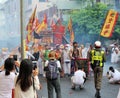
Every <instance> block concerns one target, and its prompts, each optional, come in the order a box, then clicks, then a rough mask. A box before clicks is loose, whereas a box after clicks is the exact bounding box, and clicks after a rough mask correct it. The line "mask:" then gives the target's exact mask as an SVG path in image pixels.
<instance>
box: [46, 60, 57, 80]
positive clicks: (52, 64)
mask: <svg viewBox="0 0 120 98" xmlns="http://www.w3.org/2000/svg"><path fill="white" fill-rule="evenodd" d="M47 67H48V70H47V71H46V78H47V79H50V80H54V79H57V78H58V73H57V70H58V69H57V63H56V61H49V63H48V66H47Z"/></svg>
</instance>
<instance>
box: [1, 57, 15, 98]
mask: <svg viewBox="0 0 120 98" xmlns="http://www.w3.org/2000/svg"><path fill="white" fill-rule="evenodd" d="M14 65H15V64H14V60H13V58H7V59H6V60H5V63H4V70H3V71H2V72H0V98H12V89H14V78H15V72H14V69H15V66H14Z"/></svg>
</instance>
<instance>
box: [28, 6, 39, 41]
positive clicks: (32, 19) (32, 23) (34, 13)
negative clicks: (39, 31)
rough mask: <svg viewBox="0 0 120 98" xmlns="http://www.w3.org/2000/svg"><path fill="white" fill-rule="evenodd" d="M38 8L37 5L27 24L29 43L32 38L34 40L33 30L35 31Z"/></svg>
mask: <svg viewBox="0 0 120 98" xmlns="http://www.w3.org/2000/svg"><path fill="white" fill-rule="evenodd" d="M36 9H37V6H36V7H35V9H34V11H33V13H32V15H31V17H30V19H29V22H28V24H27V26H26V30H27V32H28V33H27V36H26V40H27V43H29V42H30V41H31V40H32V32H33V26H34V21H35V17H36Z"/></svg>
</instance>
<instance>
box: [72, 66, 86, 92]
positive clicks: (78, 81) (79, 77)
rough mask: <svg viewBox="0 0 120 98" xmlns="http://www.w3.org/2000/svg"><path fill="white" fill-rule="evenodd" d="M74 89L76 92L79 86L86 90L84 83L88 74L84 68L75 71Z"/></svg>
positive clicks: (73, 77)
mask: <svg viewBox="0 0 120 98" xmlns="http://www.w3.org/2000/svg"><path fill="white" fill-rule="evenodd" d="M71 81H72V88H71V89H73V90H75V88H76V86H79V88H80V89H83V88H84V83H85V81H86V74H85V72H84V68H82V67H78V70H77V71H75V73H74V76H72V77H71Z"/></svg>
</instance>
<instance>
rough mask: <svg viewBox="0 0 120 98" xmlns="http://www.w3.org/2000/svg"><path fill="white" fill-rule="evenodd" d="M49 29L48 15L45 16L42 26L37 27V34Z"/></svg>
mask: <svg viewBox="0 0 120 98" xmlns="http://www.w3.org/2000/svg"><path fill="white" fill-rule="evenodd" d="M46 28H47V15H46V14H44V19H43V21H42V23H41V24H39V25H38V26H37V27H36V33H37V34H39V33H40V32H41V31H42V30H45V29H46Z"/></svg>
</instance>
